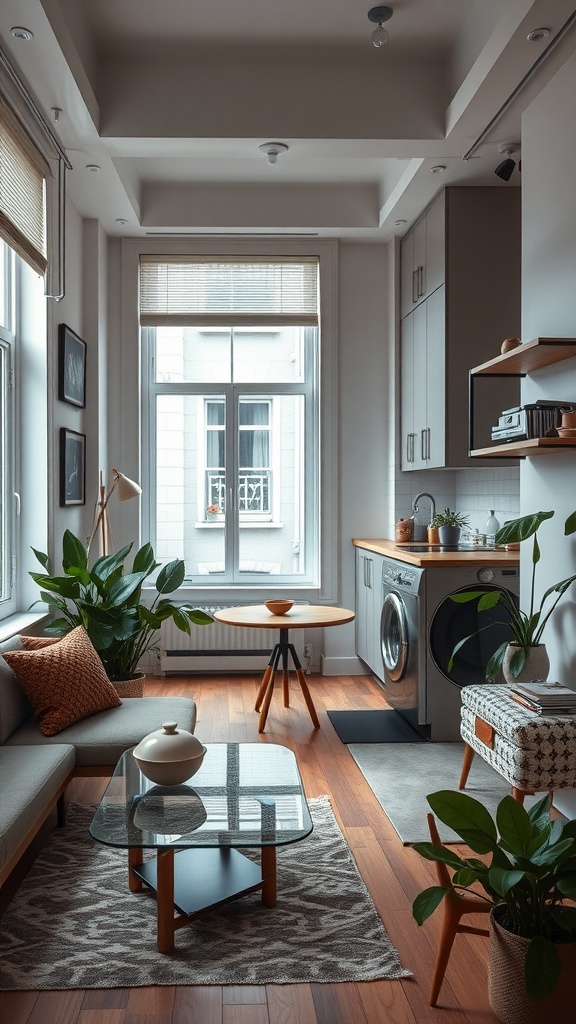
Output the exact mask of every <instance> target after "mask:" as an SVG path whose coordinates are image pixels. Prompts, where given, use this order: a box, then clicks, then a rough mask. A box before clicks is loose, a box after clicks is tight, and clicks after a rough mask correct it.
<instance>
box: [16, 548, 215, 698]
mask: <svg viewBox="0 0 576 1024" xmlns="http://www.w3.org/2000/svg"><path fill="white" fill-rule="evenodd" d="M132 547H133V545H132V544H127V545H126V546H125V547H123V548H121V549H120V550H119V551H116V552H114V553H113V554H111V555H105V556H104V557H102V558H99V559H98V560H97V561H96V562H95V563H94V565H93V566H92V568H89V565H88V551H87V546H86V544H84V543H83V542H82V541H81V540H79V539H78V537H75V536H74V534H73V533H71V532H70V531H69V530H66V532H65V534H64V537H63V540H62V574H61V575H54V574H53V573H52V572H51V570H50V560H49V558H48V555H45V554H44V553H43V552H42V551H37V550H36V549H35V548H33V549H32V550H33V551H34V554H35V555H36V558H37V559H38V561H39V562H40V564H41V565H42V566H43V568H44V572H42V573H37V572H31V573H30V575H31V577H32V579H33V580H35V581H36V583H37V584H38V586H39V587H40V588H41V594H40V597H41V600H42V601H44V602H45V603H46V604H47V605H48V606H49V608H50V609H51V610H52V611H53V612H56V613H57V615H58V616H59V617H58V618H56V619H55V620H54V621H52V622H51V623H50V625H49V626H48V627H47V628H46V633H47V634H49V635H52V636H60V635H62V634H64V633H67V632H68V631H69V630H71V629H73V628H74V627H75V626H79V625H82V626H84V628H85V629H86V631H87V633H88V636H89V637H90V639H91V641H92V643H93V644H94V647H95V648H96V650H97V651H98V654H99V655H100V659H101V661H102V664H103V665H104V668H105V670H106V673H107V675H108V677H109V678H110V679H111V680H119V679H130V678H132V677H134V675H135V674H136V670H137V666H138V662H139V661H140V659H141V658H142V657H143V656H144V654H146V653H147V652H148V651H150V650H153V649H155V648H156V641H157V633H158V630H159V629H160V627H161V625H162V623H163V622H164V621H165V620H166V619H169V618H171V619H172V621H173V622H174V624H175V625H176V626H177V627H178V629H181V630H182V631H183V632H185V633H188V634H189V633H190V624H191V623H195V624H196V625H207V624H209V623H211V622H213V619H212V617H211V616H210V615H208V614H207V613H206V612H204V611H202V610H201V609H199V608H193V607H192V606H191V605H190V604H187V603H176V602H175V601H173V600H172V599H171V598H169V597H167V596H166V595H168V594H172V593H173V592H174V591H175V590H177V589H178V588H179V587H180V586H182V583H183V581H184V572H185V567H184V562H183V561H182V559H175V560H174V561H172V562H170V563H169V564H167V565H164V566H162V568H161V569H160V572H159V573H158V575H157V576H156V579H155V582H154V586H155V588H156V594H155V596H154V599H153V600H152V601H151V602H150V604H146V603H144V602H143V600H142V596H143V595H142V591H143V587H144V584H145V581H146V580H147V579H148V578H149V577H150V576H152V574H153V573H155V572H156V570H157V569H158V568H159V567H160V562H157V561H156V558H155V556H154V551H153V550H152V546H151V545H150V544H145V545H144V546H143V547H141V548H140V550H139V551H137V552H136V555H135V556H134V560H133V562H132V567H131V569H130V570H129V571H128V569H127V567H126V560H127V558H128V555H129V554H130V551H131V550H132Z"/></svg>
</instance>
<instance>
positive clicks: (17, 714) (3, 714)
mask: <svg viewBox="0 0 576 1024" xmlns="http://www.w3.org/2000/svg"><path fill="white" fill-rule="evenodd" d="M21 650H22V643H21V641H20V637H19V636H13V637H11V638H10V640H5V641H4V642H3V643H1V644H0V743H4V741H5V740H6V739H7V738H8V736H10V735H11V733H13V732H14V729H17V728H18V726H19V725H20V724H21V723H22V722H24V721H25V720H26V719H27V718H29V717H30V715H31V714H32V705H31V704H30V701H29V700H28V699H27V697H26V694H25V693H24V690H23V689H22V687H21V686H20V683H19V682H18V680H17V678H16V676H15V675H14V673H13V671H12V669H11V668H10V666H9V665H8V664H7V663H6V661H5V660H4V657H3V655H4V653H5V652H6V651H21Z"/></svg>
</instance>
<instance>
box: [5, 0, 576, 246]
mask: <svg viewBox="0 0 576 1024" xmlns="http://www.w3.org/2000/svg"><path fill="white" fill-rule="evenodd" d="M390 6H391V7H392V9H393V15H392V17H391V18H390V20H389V21H387V22H386V29H387V31H388V32H389V35H390V40H389V42H388V44H387V45H386V46H384V47H382V48H379V49H377V48H375V47H374V46H372V44H371V41H370V35H371V32H372V30H373V28H374V27H375V26H374V24H372V22H371V21H369V20H368V16H367V15H368V10H369V7H370V4H369V3H365V2H360V0H313V2H312V3H311V2H310V0H290V3H289V4H286V3H280V2H279V0H243V2H242V3H241V4H240V3H238V0H235V2H232V0H219V2H218V3H217V4H216V3H214V0H162V2H161V3H158V0H97V2H95V0H3V3H2V9H1V11H0V47H1V48H2V52H3V54H4V56H5V58H6V59H7V61H8V63H9V64H10V65H11V66H12V67H13V68H14V69H15V70H16V71H17V74H18V76H19V77H20V78H21V79H22V81H23V82H24V83H25V85H26V87H27V89H28V90H29V92H30V93H31V94H32V95H33V97H34V98H35V100H36V102H37V105H38V107H39V109H40V111H41V113H42V115H43V116H44V118H45V119H46V121H47V122H48V123H49V124H50V126H51V128H52V130H53V132H54V134H55V135H56V137H57V138H58V140H59V142H60V144H61V145H62V147H63V149H64V150H65V152H66V155H67V157H68V160H69V162H70V164H71V170H69V172H68V178H67V185H68V190H69V192H70V195H71V197H72V199H73V201H74V203H75V204H76V206H77V207H78V209H79V211H80V212H81V213H82V214H83V216H86V217H92V218H96V219H98V220H100V221H101V223H102V224H103V225H104V228H105V230H106V231H107V232H108V233H109V234H110V235H131V236H138V235H142V236H144V235H147V234H148V235H158V234H160V235H166V234H177V235H179V236H182V235H187V234H190V235H212V234H216V235H227V234H235V235H236V234H239V235H261V234H263V235H286V234H287V235H294V236H298V235H306V236H310V235H312V236H313V235H318V236H321V237H338V238H342V239H345V240H351V241H353V240H357V241H387V240H388V239H390V238H391V237H392V236H393V235H395V234H403V233H404V232H405V231H406V230H407V228H408V227H409V226H410V224H411V223H412V222H413V221H414V219H415V218H416V217H417V216H418V215H419V213H420V212H421V211H422V210H423V209H424V207H425V206H426V205H427V203H428V202H429V201H430V200H431V199H432V198H433V196H434V195H435V194H436V193H437V192H438V191H439V189H440V188H443V187H444V186H445V185H454V184H463V185H471V184H481V185H490V186H493V187H495V188H512V187H515V186H518V185H519V184H520V180H521V178H520V174H519V172H518V170H516V171H515V172H514V175H513V176H512V178H511V179H510V182H509V183H506V182H503V181H501V180H500V179H499V178H497V177H496V176H495V175H494V168H495V166H496V164H497V163H498V162H499V161H500V160H501V159H502V157H501V156H500V154H499V152H498V146H499V145H502V144H506V143H515V144H517V145H518V146H519V145H520V142H521V115H522V110H523V109H524V108H525V106H526V105H527V104H528V103H529V102H531V100H532V99H533V98H534V96H535V95H536V93H537V92H538V91H539V90H540V89H541V88H542V87H543V86H544V85H545V84H546V82H547V81H548V80H549V79H550V78H551V77H552V75H553V74H554V73H555V72H556V71H557V70H558V68H559V67H561V65H562V64H563V63H564V61H566V60H567V59H568V57H570V56H571V54H572V53H573V51H574V49H575V48H576V32H575V31H574V29H573V27H572V19H574V21H576V14H575V11H574V8H575V4H574V0H390ZM16 26H20V27H24V28H27V29H28V30H29V31H30V32H31V33H32V34H33V38H32V39H30V40H28V41H25V40H22V39H19V38H15V36H14V35H13V33H12V29H13V28H14V27H16ZM542 28H544V29H547V34H544V36H543V38H539V39H537V40H534V41H531V40H530V39H529V38H528V36H529V34H530V33H531V32H533V31H534V30H536V29H542ZM0 78H1V79H2V81H3V82H4V83H5V84H7V87H8V88H9V89H13V88H14V86H13V83H9V79H8V76H7V72H6V69H5V67H4V66H0ZM54 108H58V110H59V114H58V115H57V116H58V120H55V115H54V113H53V109H54ZM269 141H279V142H283V143H284V144H285V145H286V146H287V147H288V149H287V150H286V151H285V152H283V153H281V154H280V156H279V157H278V160H277V162H276V163H274V164H270V163H269V162H268V160H267V157H266V155H265V154H264V153H262V152H261V151H260V149H259V146H261V145H262V144H263V143H266V142H269ZM520 155H521V150H520V149H519V150H518V151H517V153H516V154H515V158H516V159H518V157H519V156H520ZM94 166H96V167H97V168H98V169H97V170H87V167H94ZM438 168H441V169H440V170H438Z"/></svg>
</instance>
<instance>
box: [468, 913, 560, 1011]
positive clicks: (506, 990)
mask: <svg viewBox="0 0 576 1024" xmlns="http://www.w3.org/2000/svg"><path fill="white" fill-rule="evenodd" d="M528 942H529V940H528V939H524V938H522V937H521V936H520V935H514V934H513V933H512V932H509V931H507V930H506V929H505V928H502V926H501V925H500V924H498V921H497V920H496V919H495V917H494V911H492V913H491V914H490V939H489V947H488V999H489V1002H490V1006H491V1007H492V1009H493V1010H494V1013H495V1014H496V1016H497V1017H498V1020H499V1021H501V1022H502V1024H544V1022H547V1021H550V1022H552V1021H553V1022H554V1024H574V1020H575V1019H576V1018H575V1010H574V978H575V977H576V942H564V943H558V945H557V946H556V949H557V950H558V953H559V955H560V961H561V964H562V967H561V973H560V980H559V982H558V985H557V986H556V988H555V989H554V991H553V992H552V993H551V994H550V995H549V996H547V997H546V999H542V1000H541V1001H540V1002H539V1003H535V1002H534V1001H533V1000H532V999H530V997H529V996H528V995H527V993H526V988H525V985H524V957H525V956H526V949H527V947H528Z"/></svg>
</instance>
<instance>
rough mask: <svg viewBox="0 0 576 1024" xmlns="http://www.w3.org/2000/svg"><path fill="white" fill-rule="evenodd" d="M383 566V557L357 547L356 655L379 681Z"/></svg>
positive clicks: (382, 672) (382, 666) (380, 674)
mask: <svg viewBox="0 0 576 1024" xmlns="http://www.w3.org/2000/svg"><path fill="white" fill-rule="evenodd" d="M383 563H384V558H383V556H382V555H378V554H376V553H375V552H373V551H366V550H365V549H363V548H356V623H355V628H356V654H357V655H358V657H359V658H361V659H362V661H363V662H365V663H366V665H368V667H369V668H370V669H371V670H372V671H373V672H374V673H375V675H377V676H378V678H379V679H383V678H384V663H383V661H382V651H381V649H380V615H381V612H382V566H383Z"/></svg>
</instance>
